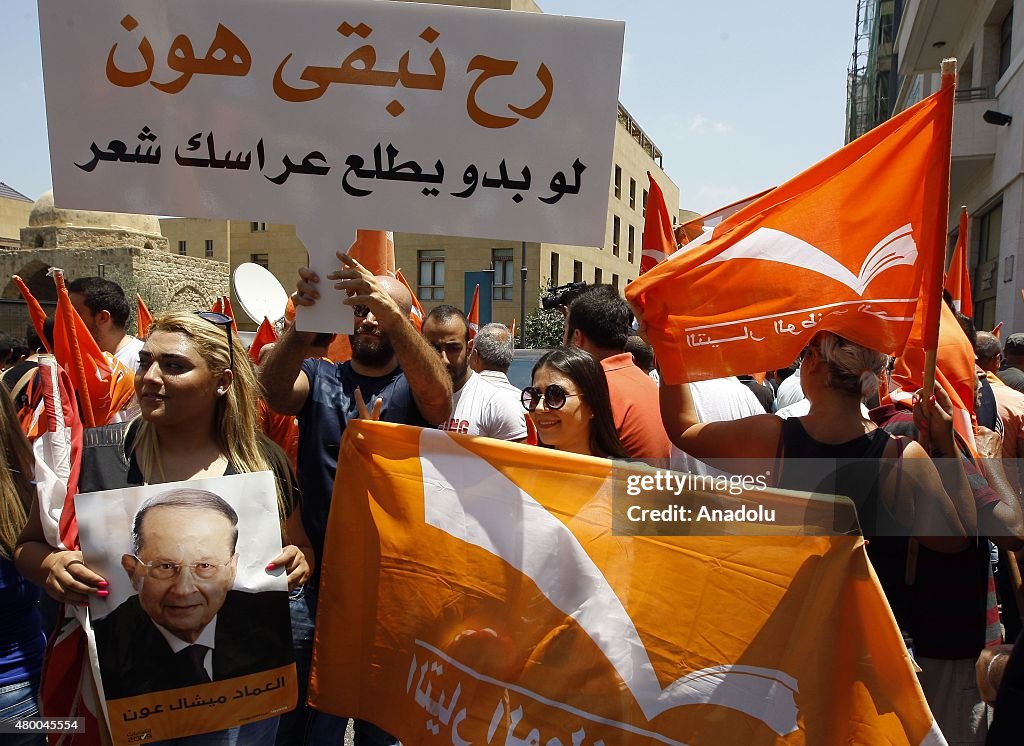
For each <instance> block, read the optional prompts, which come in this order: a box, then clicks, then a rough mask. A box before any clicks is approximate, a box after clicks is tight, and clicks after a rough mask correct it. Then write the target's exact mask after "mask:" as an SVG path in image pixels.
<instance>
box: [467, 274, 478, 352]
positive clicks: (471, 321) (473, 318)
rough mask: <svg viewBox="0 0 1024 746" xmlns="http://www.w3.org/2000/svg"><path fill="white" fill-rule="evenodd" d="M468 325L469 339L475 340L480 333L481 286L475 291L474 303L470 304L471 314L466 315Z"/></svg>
mask: <svg viewBox="0 0 1024 746" xmlns="http://www.w3.org/2000/svg"><path fill="white" fill-rule="evenodd" d="M466 323H467V324H468V325H469V338H470V339H473V338H474V337H475V336H476V333H477V332H478V331H480V286H479V285H477V286H476V288H475V289H474V290H473V301H472V302H471V303H470V304H469V313H467V314H466Z"/></svg>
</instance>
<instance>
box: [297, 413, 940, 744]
mask: <svg viewBox="0 0 1024 746" xmlns="http://www.w3.org/2000/svg"><path fill="white" fill-rule="evenodd" d="M338 460H339V463H342V462H343V463H345V464H346V471H345V479H339V480H338V481H337V482H336V484H335V493H334V497H333V503H334V505H335V506H336V507H339V506H340V507H342V509H336V510H332V512H331V515H330V518H329V520H328V529H327V541H326V544H325V555H324V559H323V570H322V572H323V576H322V580H321V586H320V588H321V590H320V601H319V603H320V606H319V612H318V618H317V634H316V642H315V650H314V662H313V672H312V677H311V681H310V701H311V704H312V705H313V706H314V707H315V708H316V709H318V710H321V711H325V712H329V713H334V714H339V715H347V716H351V717H358V718H362V719H364V720H369V721H370V722H373V723H375V724H377V725H378V726H380V727H382V728H384V729H385V730H387V731H388V732H390V733H393V734H395V735H396V736H397V737H398V738H400V739H401V741H402V743H404V744H406V745H407V746H417V745H428V744H429V745H433V744H445V745H446V746H447V745H448V744H452V743H457V744H465V743H474V744H488V743H490V744H502V743H539V744H544V743H546V744H557V743H560V744H564V745H566V746H568V744H597V743H600V742H601V741H603V742H604V743H606V744H623V745H625V746H639V745H641V744H644V745H646V744H670V745H674V746H682V745H683V744H793V745H795V744H824V743H864V744H868V743H870V744H877V743H885V744H913V745H914V746H918V745H919V744H926V743H927V744H938V743H941V737H940V736H939V735H938V730H937V728H936V727H935V725H934V721H933V719H932V716H931V714H930V713H929V710H928V707H927V705H926V703H925V700H924V697H923V695H922V693H921V690H920V687H919V685H918V683H917V678H916V676H915V674H914V671H913V669H912V667H911V662H910V659H909V656H908V654H907V651H906V648H905V646H904V644H903V641H902V638H901V636H900V633H899V630H898V628H897V626H896V622H895V620H894V619H893V617H892V613H891V612H890V610H889V606H888V604H887V603H886V600H885V598H884V596H883V594H882V590H881V588H880V586H879V584H878V581H877V579H876V577H875V575H874V572H873V570H872V568H871V565H870V563H869V562H868V559H867V555H866V553H865V551H864V542H863V540H862V539H861V538H860V537H857V536H832V537H830V536H814V537H800V536H759V537H758V538H757V539H756V540H751V537H750V536H728V535H723V534H722V533H719V535H715V536H710V535H707V536H696V535H693V536H687V537H672V536H636V535H633V536H624V535H617V534H615V533H613V532H612V531H611V530H610V526H611V525H612V520H613V513H615V509H614V508H613V502H612V496H611V491H612V490H613V489H623V488H624V487H626V486H627V485H628V484H629V482H628V477H627V476H626V475H623V474H622V473H618V472H617V474H618V479H617V481H613V472H612V463H611V461H608V460H605V459H598V458H592V457H588V456H578V455H575V454H566V453H561V452H558V451H554V450H548V449H540V448H531V447H529V446H523V445H518V444H511V443H504V442H501V441H496V440H492V439H489V438H470V437H466V436H458V435H453V434H451V433H445V432H442V431H438V430H432V429H418V428H413V427H408V426H403V425H394V424H390V423H382V422H369V421H362V420H359V421H353V422H350V423H349V426H348V428H346V431H345V435H344V439H343V441H342V446H341V453H340V455H339V459H338ZM648 476H650V473H649V472H648ZM624 482H625V483H624ZM567 484H571V485H572V489H566V485H567ZM617 494H618V495H619V496H621V497H623V498H625V492H624V491H622V492H619V493H617ZM699 495H706V493H693V495H691V496H692V497H694V499H696V498H697V497H698V496H699ZM758 495H759V498H758V500H757V502H758V503H759V504H768V505H774V504H776V502H773V501H778V502H777V504H778V505H779V506H781V508H780V509H781V510H782V511H783V512H782V513H781V514H780V515H782V516H783V518H784V520H786V519H785V516H786V515H790V516H798V515H802V516H809V515H811V514H812V513H813V512H815V511H817V510H819V509H827V511H828V515H829V516H830V517H832V516H835V515H838V513H837V512H836V511H838V512H839V513H843V515H846V516H847V517H852V516H853V514H854V508H853V506H852V503H849V501H846V500H845V498H842V499H837V498H828V499H826V498H821V497H817V498H814V497H811V496H806V495H803V494H801V493H783V492H779V493H770V491H769V492H764V493H762V492H759V493H758ZM715 496H716V497H717V498H722V499H724V500H726V501H728V495H727V494H723V493H716V495H715ZM683 499H689V497H684V498H683ZM737 504H738V503H737ZM722 505H726V506H727V503H723V504H722ZM620 509H621V508H620ZM620 515H621V514H620ZM728 530H729V531H735V528H734V527H731V528H729V529H728ZM352 568H359V572H353V570H352ZM679 579H685V581H686V582H682V583H681V582H677V581H678V580H679ZM723 620H728V624H723ZM823 655H825V656H827V658H828V665H822V656H823Z"/></svg>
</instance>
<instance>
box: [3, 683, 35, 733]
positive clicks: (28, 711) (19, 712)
mask: <svg viewBox="0 0 1024 746" xmlns="http://www.w3.org/2000/svg"><path fill="white" fill-rule="evenodd" d="M38 695H39V679H30V680H29V681H22V682H20V683H18V684H7V685H6V686H0V721H7V720H14V719H15V718H34V717H39V707H38V704H37V702H38ZM0 742H2V743H3V744H4V746H46V735H45V734H43V733H25V734H17V735H16V734H13V733H10V734H7V735H3V736H0Z"/></svg>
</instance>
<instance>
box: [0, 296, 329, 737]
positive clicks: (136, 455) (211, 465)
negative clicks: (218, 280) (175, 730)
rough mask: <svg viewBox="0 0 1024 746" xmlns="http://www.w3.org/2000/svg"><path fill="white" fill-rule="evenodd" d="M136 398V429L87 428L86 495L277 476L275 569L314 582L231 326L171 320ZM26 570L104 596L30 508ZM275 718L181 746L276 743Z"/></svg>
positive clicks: (57, 588) (61, 594)
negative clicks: (258, 474)
mask: <svg viewBox="0 0 1024 746" xmlns="http://www.w3.org/2000/svg"><path fill="white" fill-rule="evenodd" d="M135 393H136V396H137V398H138V400H139V405H140V407H141V410H142V415H141V417H140V418H138V419H136V420H133V421H132V423H130V425H124V424H121V425H111V426H108V427H105V428H95V429H92V430H87V431H86V433H85V447H84V449H83V456H82V464H81V475H80V478H79V492H93V491H99V490H110V489H116V488H119V487H127V486H137V485H143V484H159V483H163V482H177V481H184V480H190V479H203V478H207V477H219V476H223V475H225V474H235V473H246V472H254V471H267V470H272V471H273V472H274V473H275V475H276V476H277V499H278V511H279V514H280V518H281V524H282V527H283V537H284V543H285V544H286V546H285V547H284V549H283V550H282V552H281V553H280V554H279V555H278V556H277V557H275V558H274V559H273V561H272V562H271V565H270V566H268V572H273V571H277V570H278V569H279V568H283V569H284V571H285V572H286V573H287V577H288V585H289V588H290V589H294V588H297V587H298V586H301V585H302V584H303V583H305V582H306V581H307V580H308V579H309V575H310V568H311V567H313V564H314V558H313V550H312V548H311V546H310V542H309V540H308V539H307V538H306V533H305V530H304V529H303V527H302V519H301V515H300V508H299V501H298V497H297V489H296V487H295V482H294V479H293V476H292V474H291V469H290V467H289V465H288V463H287V459H286V458H285V456H284V454H283V453H282V452H281V450H280V448H278V447H277V446H276V445H275V444H274V443H272V442H271V441H270V440H269V439H267V438H266V437H264V436H263V435H262V434H259V433H258V432H257V427H256V418H257V397H258V387H257V383H256V375H255V370H254V368H253V366H252V363H251V362H250V360H249V357H248V355H246V354H245V350H244V349H243V348H242V347H241V345H240V344H239V342H238V340H237V339H234V338H233V335H232V333H231V319H230V317H228V316H224V315H223V314H215V313H211V312H205V311H204V312H195V313H170V314H167V315H165V316H162V317H160V318H158V319H156V320H155V321H153V322H152V324H151V325H150V327H149V336H148V337H147V339H146V344H145V346H144V347H143V348H142V351H141V352H140V353H139V368H138V371H137V372H136V375H135ZM17 563H18V567H19V569H21V571H22V572H23V573H24V574H25V575H26V577H29V578H30V579H32V580H33V581H35V582H36V583H37V584H39V585H41V586H42V587H43V588H44V590H46V592H47V593H48V594H50V595H51V596H53V597H54V598H55V599H57V600H58V601H62V602H64V603H73V604H80V605H81V604H85V603H87V598H88V597H89V596H90V595H96V596H100V597H103V596H106V595H107V594H108V591H107V590H106V587H107V582H106V580H104V579H103V578H102V577H100V576H99V575H97V574H96V573H95V572H93V571H92V570H90V569H89V568H88V567H86V566H85V564H84V563H83V561H82V553H81V552H80V551H62V550H59V549H57V548H55V547H53V546H50V545H49V544H48V543H46V538H45V535H44V533H43V529H42V523H41V521H40V518H39V514H38V503H36V504H35V505H34V506H33V513H32V515H31V516H30V519H29V524H28V526H27V527H26V529H25V531H24V532H23V533H22V535H21V538H20V540H19V545H18V554H17ZM276 731H277V718H272V719H270V720H264V721H260V722H257V723H253V724H250V725H246V726H242V727H241V728H232V729H229V730H228V731H222V732H219V733H211V734H206V735H203V736H194V737H192V738H188V739H183V740H181V741H176V742H175V743H182V744H184V743H187V744H189V745H190V746H192V744H196V745H197V746H198V744H207V743H209V744H217V745H218V746H221V745H222V744H260V745H261V746H262V745H263V744H272V743H273V742H274V736H275V733H276Z"/></svg>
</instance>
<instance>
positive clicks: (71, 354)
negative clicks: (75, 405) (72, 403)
mask: <svg viewBox="0 0 1024 746" xmlns="http://www.w3.org/2000/svg"><path fill="white" fill-rule="evenodd" d="M50 272H51V273H52V275H53V278H54V282H55V283H56V285H57V311H56V313H55V315H54V324H53V354H54V357H56V358H57V362H58V363H60V365H61V367H62V368H64V369H65V370H66V371H68V373H69V374H70V376H71V379H72V380H73V381H74V383H75V391H76V392H77V393H78V400H79V404H80V405H81V409H82V422H83V423H84V424H85V427H87V428H89V427H102V426H103V425H107V424H109V423H110V422H111V420H112V419H113V417H114V415H116V414H117V413H118V412H120V411H121V410H122V409H124V407H125V406H127V405H128V403H129V402H130V401H131V400H132V397H133V396H135V372H134V371H132V370H129V369H128V368H127V367H126V366H125V365H124V364H123V363H121V362H120V361H119V360H118V359H117V358H116V357H114V356H113V355H110V354H107V353H105V352H103V351H102V350H100V348H99V345H97V344H96V340H94V339H93V338H92V335H91V334H90V333H89V330H88V329H87V328H86V326H85V322H84V321H82V317H81V316H79V315H78V312H77V311H76V310H75V307H74V306H73V305H71V297H70V296H69V295H68V289H67V286H66V285H65V284H64V273H63V272H62V271H61V270H59V269H56V268H54V269H51V270H50Z"/></svg>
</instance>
